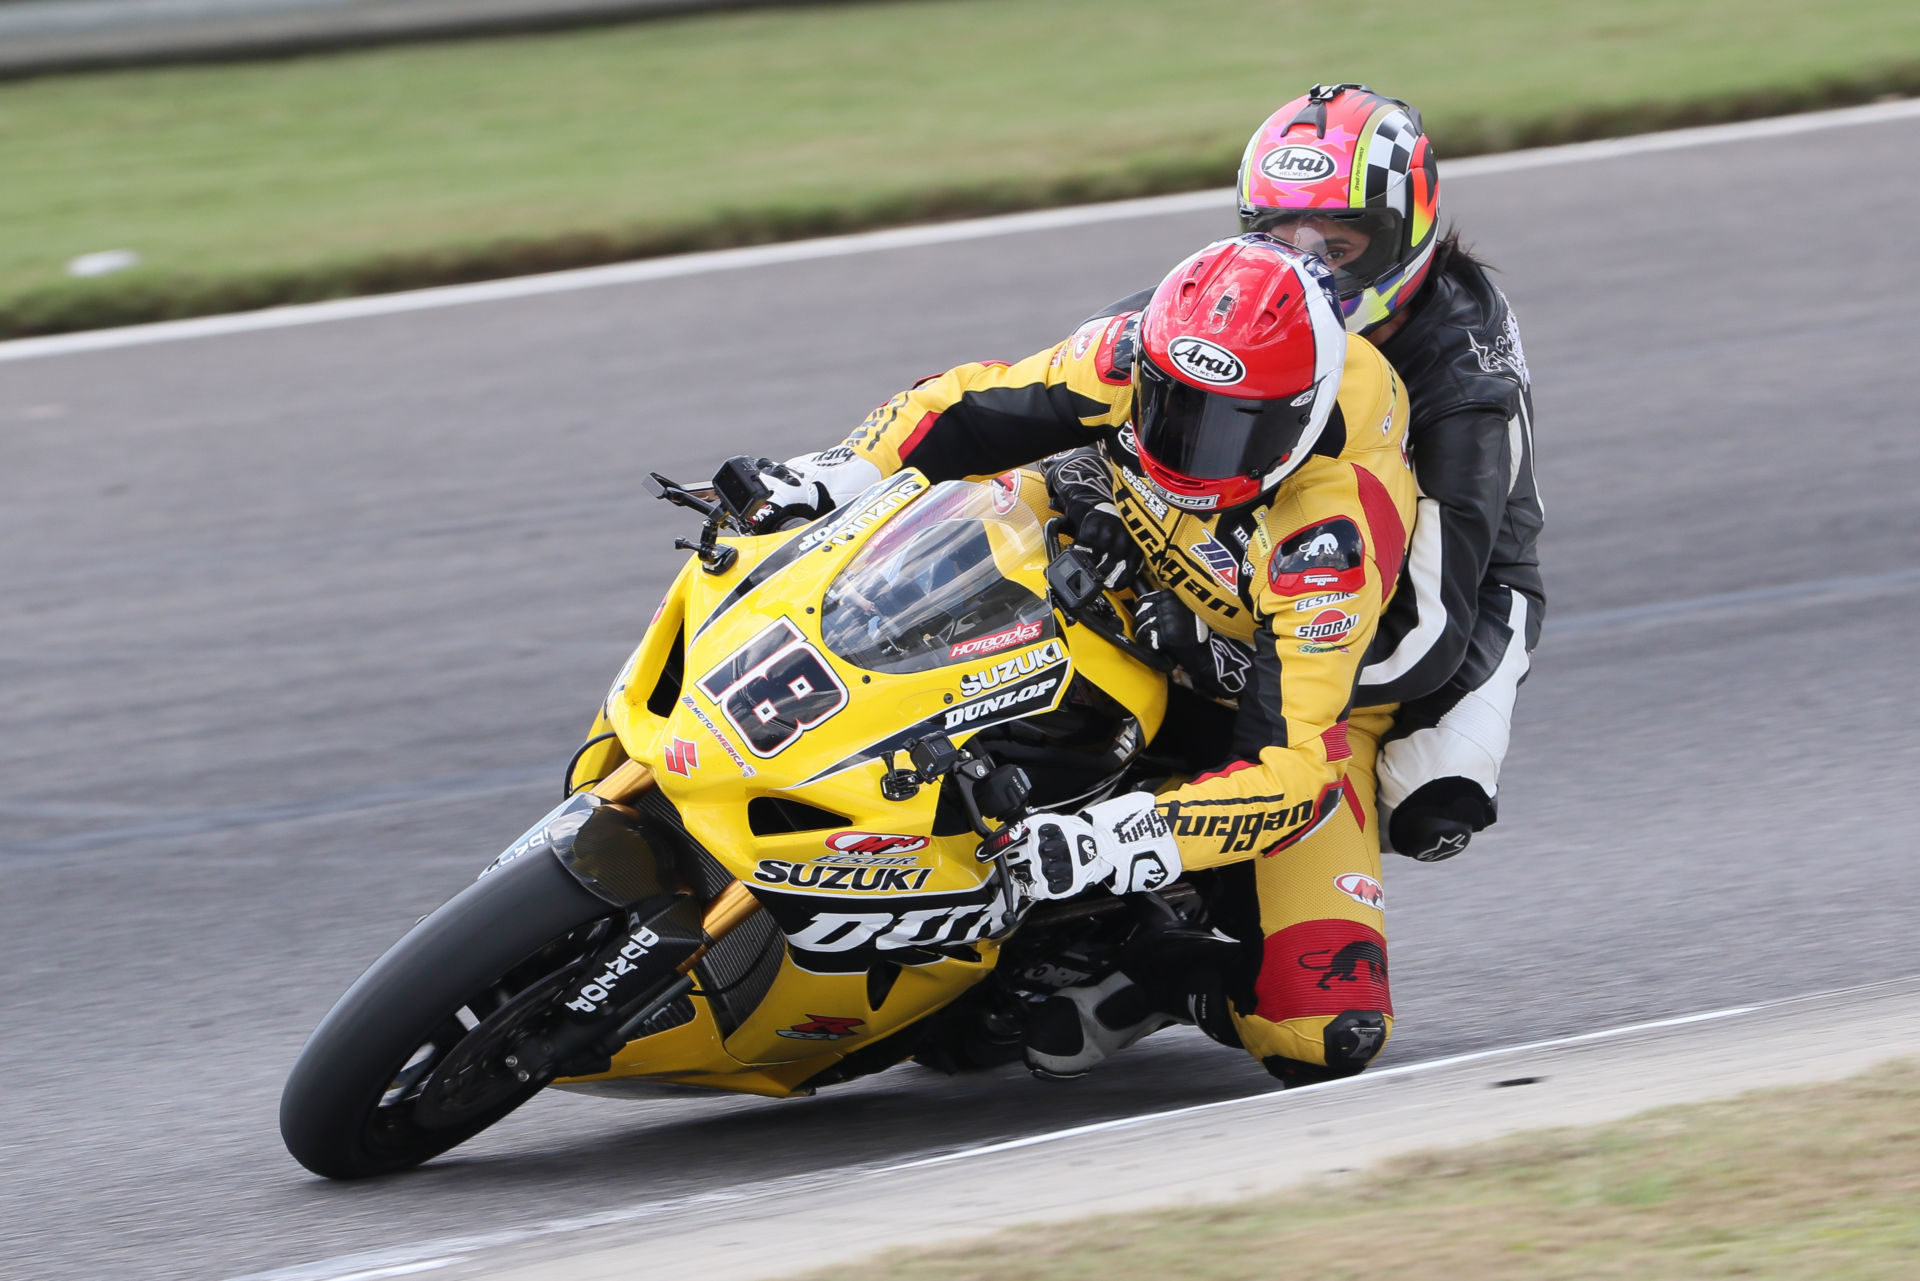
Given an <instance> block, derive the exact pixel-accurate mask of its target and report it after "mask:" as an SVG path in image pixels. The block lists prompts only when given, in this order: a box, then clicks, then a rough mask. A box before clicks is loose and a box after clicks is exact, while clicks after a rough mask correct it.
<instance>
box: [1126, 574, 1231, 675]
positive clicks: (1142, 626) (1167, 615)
mask: <svg viewBox="0 0 1920 1281" xmlns="http://www.w3.org/2000/svg"><path fill="white" fill-rule="evenodd" d="M1133 633H1134V636H1135V637H1136V638H1138V639H1139V641H1140V643H1141V644H1143V645H1145V646H1146V647H1147V648H1148V649H1157V650H1159V651H1160V652H1161V653H1162V654H1166V655H1169V656H1170V657H1172V658H1175V659H1177V660H1179V661H1180V662H1181V663H1182V664H1183V665H1184V664H1185V663H1186V661H1187V659H1188V658H1190V657H1193V656H1196V655H1198V654H1199V652H1200V650H1201V647H1202V646H1204V645H1205V644H1206V643H1207V637H1208V636H1210V635H1212V631H1211V630H1210V629H1209V628H1208V627H1207V625H1206V624H1205V623H1203V622H1201V621H1200V616H1199V615H1198V614H1195V613H1194V612H1193V611H1192V610H1190V609H1188V608H1187V606H1186V602H1185V601H1182V600H1181V599H1180V596H1179V594H1178V593H1176V592H1175V591H1173V589H1171V588H1162V589H1161V590H1160V591H1157V592H1146V593H1144V594H1142V595H1141V597H1140V599H1138V600H1136V601H1135V602H1134V603H1133Z"/></svg>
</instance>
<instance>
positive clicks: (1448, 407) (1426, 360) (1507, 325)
mask: <svg viewBox="0 0 1920 1281" xmlns="http://www.w3.org/2000/svg"><path fill="white" fill-rule="evenodd" d="M1424 294H1425V296H1424V297H1423V298H1421V299H1420V301H1419V303H1418V309H1417V310H1416V311H1415V312H1414V314H1413V316H1412V317H1411V318H1410V319H1409V320H1408V321H1407V323H1406V324H1405V325H1404V326H1402V328H1401V329H1400V332H1399V333H1396V334H1395V335H1394V336H1393V337H1392V338H1389V339H1388V340H1387V341H1386V342H1385V343H1384V344H1382V346H1381V348H1380V350H1381V352H1382V354H1384V355H1385V356H1386V358H1387V359H1388V360H1389V361H1391V362H1392V364H1393V367H1394V369H1395V370H1397V371H1399V374H1400V377H1401V378H1402V379H1404V380H1405V381H1406V384H1407V395H1408V397H1409V398H1410V399H1411V400H1412V401H1413V428H1414V430H1415V431H1416V432H1418V430H1419V428H1420V424H1421V423H1422V421H1423V420H1425V421H1431V420H1432V419H1434V418H1437V417H1440V416H1441V415H1444V414H1450V413H1455V412H1457V411H1459V410H1461V409H1469V408H1486V409H1493V410H1497V411H1498V412H1499V413H1500V415H1501V416H1502V417H1511V416H1512V415H1513V414H1515V413H1517V412H1519V410H1520V404H1521V400H1522V398H1523V397H1526V396H1528V395H1529V391H1530V386H1529V377H1528V373H1527V357H1526V351H1525V349H1524V348H1522V347H1521V345H1520V325H1519V322H1518V321H1516V320H1515V319H1514V315H1513V309H1512V308H1511V307H1510V306H1508V304H1507V298H1506V295H1505V294H1503V293H1501V292H1500V290H1499V287H1498V286H1496V285H1495V284H1494V283H1493V281H1491V280H1489V279H1488V278H1487V273H1486V269H1485V268H1483V267H1482V266H1481V265H1480V264H1479V263H1476V262H1474V261H1473V259H1471V258H1469V257H1467V256H1466V255H1465V254H1464V253H1462V254H1458V255H1455V256H1452V257H1451V258H1450V259H1449V261H1448V262H1447V263H1446V264H1445V265H1444V269H1443V270H1441V271H1439V272H1438V273H1437V274H1436V275H1435V276H1434V278H1433V279H1432V280H1431V281H1429V282H1428V285H1427V288H1426V290H1425V291H1424Z"/></svg>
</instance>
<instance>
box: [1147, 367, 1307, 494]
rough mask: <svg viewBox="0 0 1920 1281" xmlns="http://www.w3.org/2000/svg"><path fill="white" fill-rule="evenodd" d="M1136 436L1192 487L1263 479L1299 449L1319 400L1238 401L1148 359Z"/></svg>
mask: <svg viewBox="0 0 1920 1281" xmlns="http://www.w3.org/2000/svg"><path fill="white" fill-rule="evenodd" d="M1133 382H1134V390H1133V431H1134V438H1135V440H1136V441H1138V443H1139V446H1140V452H1141V453H1143V454H1146V455H1149V456H1150V457H1152V459H1153V461H1154V462H1155V463H1158V464H1159V465H1160V466H1162V467H1164V468H1166V469H1167V470H1168V471H1173V472H1178V473H1180V474H1181V475H1182V476H1191V477H1192V478H1193V479H1195V480H1224V479H1226V478H1228V477H1230V476H1262V475H1265V474H1266V473H1267V472H1269V471H1272V470H1273V468H1274V466H1275V464H1277V463H1278V462H1279V461H1280V460H1281V458H1283V457H1285V456H1286V454H1287V453H1288V452H1289V451H1290V450H1292V448H1293V447H1294V446H1295V445H1296V444H1298V443H1299V441H1300V434H1301V433H1302V432H1304V431H1305V430H1306V428H1307V424H1308V423H1309V422H1310V421H1312V418H1313V402H1314V400H1315V397H1313V396H1311V395H1306V396H1302V397H1300V398H1299V399H1300V400H1301V403H1300V404H1298V405H1295V404H1294V403H1292V400H1291V399H1288V400H1241V399H1238V398H1236V397H1233V396H1223V395H1221V394H1220V393H1219V392H1212V391H1202V390H1201V389H1200V388H1198V387H1195V386H1193V385H1192V384H1190V383H1183V382H1181V381H1179V380H1178V379H1176V378H1173V377H1171V376H1169V375H1168V374H1167V372H1166V371H1165V370H1163V369H1161V368H1160V367H1159V366H1158V365H1156V364H1154V363H1153V361H1151V360H1149V359H1148V358H1147V355H1146V353H1145V352H1141V353H1140V355H1139V356H1138V357H1137V358H1136V359H1135V361H1134V379H1133Z"/></svg>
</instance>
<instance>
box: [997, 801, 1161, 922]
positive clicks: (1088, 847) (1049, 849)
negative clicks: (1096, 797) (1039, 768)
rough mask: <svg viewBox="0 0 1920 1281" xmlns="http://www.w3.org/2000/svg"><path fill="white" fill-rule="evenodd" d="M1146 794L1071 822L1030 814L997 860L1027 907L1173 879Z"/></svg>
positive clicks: (1157, 817)
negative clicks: (1029, 903)
mask: <svg viewBox="0 0 1920 1281" xmlns="http://www.w3.org/2000/svg"><path fill="white" fill-rule="evenodd" d="M1153 801H1154V798H1153V794H1152V793H1151V792H1128V793H1126V794H1125V795H1124V796H1116V797H1114V798H1112V799H1111V800H1105V801H1101V802H1099V803H1098V804H1096V805H1089V806H1088V807H1087V808H1086V809H1084V810H1081V811H1080V812H1079V813H1078V814H1037V815H1035V816H1034V817H1032V818H1029V819H1026V820H1025V821H1024V822H1023V823H1022V824H1021V826H1022V828H1023V829H1024V830H1023V831H1022V833H1021V834H1020V835H1018V836H1016V837H1015V838H1014V839H1013V840H1012V841H1011V842H1010V843H1009V844H1008V845H1007V846H1006V848H1005V850H1004V852H1003V853H1002V854H1001V856H1000V857H1001V860H1002V862H1003V863H1004V864H1005V865H1006V868H1007V875H1008V876H1010V877H1011V878H1012V879H1013V882H1014V884H1016V885H1017V886H1019V887H1020V889H1021V891H1022V892H1023V893H1024V894H1025V895H1026V897H1027V898H1029V899H1034V900H1039V899H1063V898H1072V897H1073V896H1074V895H1076V894H1081V893H1084V892H1085V891H1087V890H1089V889H1092V888H1094V887H1095V886H1100V887H1104V888H1106V889H1108V890H1111V891H1112V892H1113V893H1115V894H1137V893H1139V892H1140V891H1142V890H1153V889H1158V888H1160V887H1161V886H1163V885H1166V884H1168V883H1170V882H1171V881H1173V880H1174V879H1175V878H1176V877H1178V876H1179V875H1180V871H1181V866H1180V847H1179V844H1178V843H1177V842H1176V841H1175V840H1174V839H1173V831H1172V829H1170V828H1169V827H1168V826H1167V820H1166V819H1165V818H1164V817H1163V816H1162V815H1161V813H1160V811H1159V810H1158V809H1156V808H1155V807H1154V803H1153Z"/></svg>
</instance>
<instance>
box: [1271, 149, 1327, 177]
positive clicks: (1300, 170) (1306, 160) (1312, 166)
mask: <svg viewBox="0 0 1920 1281" xmlns="http://www.w3.org/2000/svg"><path fill="white" fill-rule="evenodd" d="M1339 167H1340V166H1339V165H1338V164H1336V163H1334V159H1333V157H1332V156H1330V155H1328V154H1327V153H1326V152H1324V151H1322V150H1320V148H1318V147H1302V146H1299V145H1297V144H1296V145H1294V146H1288V147H1276V148H1274V149H1273V150H1272V151H1269V152H1268V153H1267V154H1266V155H1264V156H1262V157H1260V172H1261V173H1263V174H1265V175H1267V177H1269V178H1271V179H1273V180H1274V181H1275V182H1319V181H1320V180H1321V179H1322V178H1325V177H1327V176H1329V175H1330V174H1332V173H1333V171H1334V170H1335V169H1338V168H1339Z"/></svg>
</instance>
